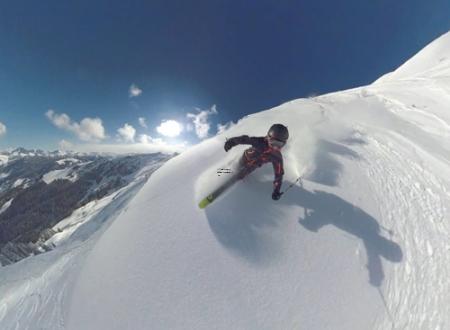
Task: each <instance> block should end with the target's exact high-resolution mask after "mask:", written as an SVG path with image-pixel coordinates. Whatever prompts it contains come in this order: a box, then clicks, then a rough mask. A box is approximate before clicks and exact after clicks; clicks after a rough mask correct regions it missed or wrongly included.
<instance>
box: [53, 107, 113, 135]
mask: <svg viewBox="0 0 450 330" xmlns="http://www.w3.org/2000/svg"><path fill="white" fill-rule="evenodd" d="M45 115H46V116H47V118H48V119H49V120H50V121H51V122H52V123H53V125H55V126H56V127H58V128H60V129H63V130H66V131H69V132H72V133H74V134H75V135H76V136H77V137H78V138H79V139H80V140H82V141H99V140H102V139H104V138H105V137H106V135H105V128H104V127H103V123H102V120H101V119H100V118H89V117H86V118H84V119H82V120H81V121H80V122H79V123H77V122H75V121H73V120H71V119H70V117H69V116H68V115H66V114H65V113H62V114H58V113H56V112H54V111H53V110H48V111H47V112H46V113H45Z"/></svg>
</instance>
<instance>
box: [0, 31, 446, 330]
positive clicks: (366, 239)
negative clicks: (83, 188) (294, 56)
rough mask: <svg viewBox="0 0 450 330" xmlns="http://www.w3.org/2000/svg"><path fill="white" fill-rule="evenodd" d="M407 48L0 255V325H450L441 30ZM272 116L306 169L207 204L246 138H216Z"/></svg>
mask: <svg viewBox="0 0 450 330" xmlns="http://www.w3.org/2000/svg"><path fill="white" fill-rule="evenodd" d="M430 49H431V50H430ZM415 58H417V59H414V58H413V59H411V60H410V61H408V62H407V63H406V64H405V67H404V68H403V67H401V68H399V69H398V70H397V71H396V72H397V73H396V72H394V73H391V74H388V75H386V76H385V77H382V78H381V79H379V80H378V81H377V82H376V83H374V84H372V85H369V86H365V87H361V88H356V89H352V90H347V91H342V92H336V93H332V94H327V95H323V96H320V97H316V98H311V99H299V100H295V101H292V102H288V103H285V104H282V105H280V106H279V107H276V108H274V109H270V110H267V111H263V112H260V113H256V114H253V115H250V116H247V117H245V118H244V119H242V120H241V121H239V122H238V123H237V124H236V125H235V126H233V127H232V128H230V129H228V130H227V131H225V132H224V133H222V134H220V135H218V136H215V137H214V138H211V139H208V140H206V141H204V142H203V143H201V144H199V145H197V146H195V147H193V148H191V149H189V150H187V151H186V152H184V153H182V154H181V155H179V156H177V157H175V158H173V159H171V160H170V161H168V162H167V163H166V164H165V165H164V166H163V167H162V168H160V169H159V170H157V171H156V172H155V173H154V174H153V175H152V176H151V178H150V179H149V181H148V182H147V183H146V184H145V185H144V186H143V187H142V189H140V190H139V192H138V193H137V194H136V195H135V196H134V197H133V198H132V199H131V200H130V202H129V203H128V204H126V207H122V208H120V205H121V204H120V203H119V204H118V202H117V200H114V199H112V200H111V205H113V206H114V207H113V208H112V210H111V211H108V212H111V214H112V215H114V217H115V220H114V222H112V223H111V225H110V226H109V227H107V228H105V230H104V231H101V232H99V234H98V235H95V237H93V238H91V239H89V240H88V241H87V242H84V244H78V245H76V244H75V243H72V245H70V244H66V246H67V249H66V250H64V249H61V250H59V252H51V253H47V254H44V255H42V256H38V257H34V258H30V259H27V260H24V261H22V262H20V263H18V264H15V265H12V266H10V267H6V268H4V269H1V270H0V280H1V281H0V283H1V284H0V324H1V325H2V328H5V329H15V328H21V329H27V328H29V329H35V328H45V329H377V328H378V329H391V328H394V329H446V328H449V326H450V307H449V306H450V297H449V295H448V292H450V254H449V251H450V242H449V239H448V238H449V235H450V224H449V223H448V220H449V219H448V215H449V214H450V166H449V165H450V141H449V139H448V137H449V136H450V112H449V110H448V109H449V104H450V34H446V35H444V36H442V37H441V38H440V39H438V40H437V41H435V42H433V43H432V44H431V45H430V46H428V47H427V48H425V49H424V51H423V53H419V54H418V55H416V57H415ZM422 62H426V63H422ZM273 123H282V124H285V125H287V126H288V127H289V130H290V135H291V137H290V139H289V142H288V144H287V146H286V147H285V148H284V150H283V154H284V160H285V172H286V174H285V182H284V185H283V187H284V188H286V187H287V186H288V185H289V184H290V183H292V182H295V180H296V179H297V178H298V177H299V176H302V178H303V179H302V184H300V183H296V184H295V185H294V186H293V187H292V188H291V189H290V190H289V191H287V192H286V194H285V195H283V197H282V199H281V200H279V201H272V200H271V198H270V195H271V191H272V180H273V173H272V168H271V166H269V165H267V166H264V167H261V168H260V169H258V170H257V171H255V172H253V173H252V174H251V175H250V176H249V177H247V178H245V179H244V180H243V181H241V182H238V183H237V184H236V185H235V186H233V187H232V188H231V189H230V190H229V191H228V193H227V194H225V195H224V196H222V197H221V198H219V199H218V200H216V201H215V202H214V203H213V204H211V205H210V206H208V208H206V209H205V210H200V209H199V208H198V206H197V204H198V202H199V201H200V200H201V199H202V198H203V197H205V195H206V194H208V193H209V192H210V191H211V190H213V189H214V188H215V187H217V186H218V185H219V184H220V183H221V182H223V181H224V180H226V175H221V176H218V175H217V173H216V171H217V169H220V168H227V167H230V168H233V165H234V164H235V162H236V160H237V159H238V158H239V157H240V155H241V154H242V152H243V150H245V148H246V146H237V147H235V148H233V149H232V150H231V151H230V152H228V153H225V152H224V150H223V143H224V142H225V138H226V137H232V136H237V135H242V134H248V135H252V136H263V135H265V134H266V132H267V129H268V128H269V127H270V125H271V124H273ZM124 196H126V194H124ZM87 209H88V210H89V212H88V213H89V214H91V211H92V212H93V211H94V210H95V208H93V207H92V206H89V207H88V208H87ZM76 217H77V215H74V217H73V218H72V219H71V220H68V221H67V224H70V223H77V221H78V220H75V219H76ZM69 247H70V248H69ZM38 261H39V262H38ZM19 274H20V275H19Z"/></svg>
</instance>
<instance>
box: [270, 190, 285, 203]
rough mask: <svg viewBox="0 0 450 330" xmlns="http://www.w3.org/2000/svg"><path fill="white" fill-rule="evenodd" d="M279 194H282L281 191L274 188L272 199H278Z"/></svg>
mask: <svg viewBox="0 0 450 330" xmlns="http://www.w3.org/2000/svg"><path fill="white" fill-rule="evenodd" d="M281 195H283V193H282V192H280V191H279V190H274V191H273V193H272V199H273V200H274V201H277V200H279V199H280V197H281Z"/></svg>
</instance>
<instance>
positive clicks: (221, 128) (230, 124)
mask: <svg viewBox="0 0 450 330" xmlns="http://www.w3.org/2000/svg"><path fill="white" fill-rule="evenodd" d="M234 125H236V124H235V123H233V122H232V121H229V122H228V123H226V124H223V125H222V124H217V134H221V133H223V132H225V131H226V130H227V129H229V128H231V127H233V126H234Z"/></svg>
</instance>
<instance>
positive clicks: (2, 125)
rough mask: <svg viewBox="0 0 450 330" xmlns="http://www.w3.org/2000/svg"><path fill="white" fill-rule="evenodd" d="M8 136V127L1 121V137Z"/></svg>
mask: <svg viewBox="0 0 450 330" xmlns="http://www.w3.org/2000/svg"><path fill="white" fill-rule="evenodd" d="M5 134H6V126H5V124H3V123H2V122H1V121H0V136H2V135H5Z"/></svg>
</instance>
